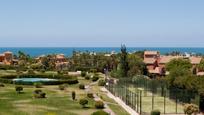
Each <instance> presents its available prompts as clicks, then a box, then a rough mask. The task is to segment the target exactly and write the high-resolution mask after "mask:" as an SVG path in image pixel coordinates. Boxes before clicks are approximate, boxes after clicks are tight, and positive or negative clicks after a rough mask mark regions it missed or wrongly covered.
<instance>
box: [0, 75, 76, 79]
mask: <svg viewBox="0 0 204 115" xmlns="http://www.w3.org/2000/svg"><path fill="white" fill-rule="evenodd" d="M17 77H18V78H52V79H73V78H76V77H74V76H69V75H54V76H53V75H52V74H20V75H17V74H16V75H3V76H0V78H7V79H14V78H17Z"/></svg>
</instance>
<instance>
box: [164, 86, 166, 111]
mask: <svg viewBox="0 0 204 115" xmlns="http://www.w3.org/2000/svg"><path fill="white" fill-rule="evenodd" d="M164 114H166V90H164Z"/></svg>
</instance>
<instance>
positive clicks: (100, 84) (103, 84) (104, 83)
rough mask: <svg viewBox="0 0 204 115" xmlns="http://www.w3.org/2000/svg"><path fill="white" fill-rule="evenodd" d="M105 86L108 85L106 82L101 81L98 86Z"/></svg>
mask: <svg viewBox="0 0 204 115" xmlns="http://www.w3.org/2000/svg"><path fill="white" fill-rule="evenodd" d="M105 85H106V82H105V80H103V79H101V80H99V81H98V86H105Z"/></svg>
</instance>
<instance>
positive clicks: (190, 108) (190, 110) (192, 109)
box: [184, 104, 199, 115]
mask: <svg viewBox="0 0 204 115" xmlns="http://www.w3.org/2000/svg"><path fill="white" fill-rule="evenodd" d="M198 111H199V109H198V106H197V105H195V104H185V105H184V113H185V114H187V115H192V114H196V113H198Z"/></svg>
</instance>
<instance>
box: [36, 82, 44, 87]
mask: <svg viewBox="0 0 204 115" xmlns="http://www.w3.org/2000/svg"><path fill="white" fill-rule="evenodd" d="M34 86H35V87H36V88H42V83H40V82H36V83H34Z"/></svg>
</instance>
